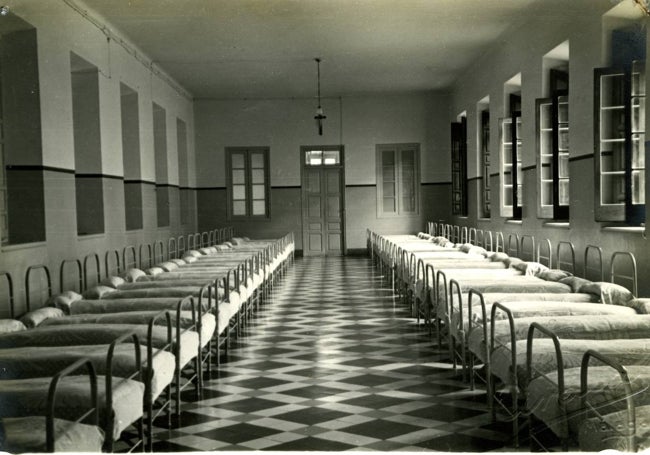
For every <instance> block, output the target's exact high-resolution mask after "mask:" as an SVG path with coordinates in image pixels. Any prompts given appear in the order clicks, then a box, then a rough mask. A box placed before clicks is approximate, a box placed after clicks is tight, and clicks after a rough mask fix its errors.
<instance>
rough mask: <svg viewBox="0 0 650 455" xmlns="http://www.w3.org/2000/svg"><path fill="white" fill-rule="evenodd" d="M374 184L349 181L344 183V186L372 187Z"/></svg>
mask: <svg viewBox="0 0 650 455" xmlns="http://www.w3.org/2000/svg"><path fill="white" fill-rule="evenodd" d="M376 186H377V185H375V184H374V183H350V184H346V185H345V187H346V188H374V187H376Z"/></svg>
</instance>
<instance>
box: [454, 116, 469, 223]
mask: <svg viewBox="0 0 650 455" xmlns="http://www.w3.org/2000/svg"><path fill="white" fill-rule="evenodd" d="M467 193H468V191H467V117H465V116H461V118H460V122H452V123H451V198H452V199H451V213H452V215H456V216H468V215H469V210H468V205H469V204H468V194H467Z"/></svg>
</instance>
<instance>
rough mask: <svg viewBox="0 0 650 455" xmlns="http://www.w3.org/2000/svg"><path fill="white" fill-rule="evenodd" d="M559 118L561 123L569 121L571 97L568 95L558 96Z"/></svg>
mask: <svg viewBox="0 0 650 455" xmlns="http://www.w3.org/2000/svg"><path fill="white" fill-rule="evenodd" d="M557 120H558V122H559V123H569V98H568V97H566V96H561V97H559V98H558V112H557Z"/></svg>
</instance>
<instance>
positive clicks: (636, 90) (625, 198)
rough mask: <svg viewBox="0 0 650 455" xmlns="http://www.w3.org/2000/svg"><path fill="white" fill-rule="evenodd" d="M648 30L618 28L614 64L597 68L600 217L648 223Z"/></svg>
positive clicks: (615, 37)
mask: <svg viewBox="0 0 650 455" xmlns="http://www.w3.org/2000/svg"><path fill="white" fill-rule="evenodd" d="M644 30H645V29H643V30H641V29H640V28H638V27H635V28H633V29H629V30H628V29H623V30H614V32H613V33H612V56H613V57H614V58H613V61H612V63H613V66H612V67H609V68H597V69H595V70H594V89H595V92H594V99H595V103H594V105H595V107H596V115H595V118H594V121H595V125H594V135H595V138H594V144H595V148H596V150H595V157H594V158H595V166H594V167H595V171H596V186H597V197H596V207H595V208H596V220H597V221H618V222H625V223H626V224H629V225H639V224H641V223H644V222H645V62H644V59H645V41H646V39H645V31H644ZM617 50H620V51H621V52H617Z"/></svg>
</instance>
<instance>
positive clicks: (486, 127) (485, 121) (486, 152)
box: [480, 109, 491, 218]
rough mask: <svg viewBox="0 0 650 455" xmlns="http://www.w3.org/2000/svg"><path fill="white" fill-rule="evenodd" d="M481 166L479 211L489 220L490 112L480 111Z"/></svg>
mask: <svg viewBox="0 0 650 455" xmlns="http://www.w3.org/2000/svg"><path fill="white" fill-rule="evenodd" d="M480 116H481V130H480V143H481V166H482V168H483V181H482V182H483V183H482V185H481V210H482V213H481V215H482V217H483V218H490V199H491V197H490V196H491V195H490V111H489V110H487V109H485V110H482V111H481V114H480Z"/></svg>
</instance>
